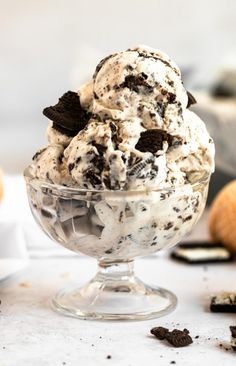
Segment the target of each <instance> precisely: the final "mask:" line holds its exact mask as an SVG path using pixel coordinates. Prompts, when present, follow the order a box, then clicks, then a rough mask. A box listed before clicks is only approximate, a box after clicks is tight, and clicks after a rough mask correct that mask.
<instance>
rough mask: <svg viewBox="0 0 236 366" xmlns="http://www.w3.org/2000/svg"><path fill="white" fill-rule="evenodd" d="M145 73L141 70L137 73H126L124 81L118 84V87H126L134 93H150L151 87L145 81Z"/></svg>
mask: <svg viewBox="0 0 236 366" xmlns="http://www.w3.org/2000/svg"><path fill="white" fill-rule="evenodd" d="M146 79H147V75H146V74H145V73H144V72H142V73H141V74H139V75H127V76H126V77H125V81H124V82H123V83H122V84H120V86H119V87H120V88H128V89H130V90H132V91H134V92H136V93H140V92H145V93H147V94H148V93H152V91H153V87H152V86H151V85H149V84H148V83H147V81H146Z"/></svg>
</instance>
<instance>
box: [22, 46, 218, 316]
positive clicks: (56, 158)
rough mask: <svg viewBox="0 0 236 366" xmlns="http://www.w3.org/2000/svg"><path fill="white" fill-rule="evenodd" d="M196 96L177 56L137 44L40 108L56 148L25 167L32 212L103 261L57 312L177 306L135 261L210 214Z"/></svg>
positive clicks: (60, 298)
mask: <svg viewBox="0 0 236 366" xmlns="http://www.w3.org/2000/svg"><path fill="white" fill-rule="evenodd" d="M194 101H195V100H194V98H193V96H192V95H191V94H190V93H188V92H187V91H186V90H185V89H184V87H183V84H182V80H181V74H180V70H179V68H178V67H177V66H176V65H175V63H174V62H173V61H171V60H170V59H169V57H168V56H167V55H166V54H164V53H162V52H160V51H158V50H154V49H151V48H148V47H146V46H139V47H134V48H131V49H129V50H127V51H123V52H119V53H116V54H113V55H111V56H109V57H106V58H105V59H104V60H102V61H101V62H100V63H99V65H98V66H97V68H96V70H95V73H94V75H93V79H92V81H90V82H89V83H87V84H86V85H84V86H82V87H81V88H80V89H79V91H78V92H67V93H65V94H64V95H63V96H62V97H61V98H60V99H59V102H58V103H57V104H56V105H54V106H51V107H48V108H45V110H44V114H45V115H46V116H47V117H48V118H49V119H50V120H51V122H50V123H49V127H48V131H47V135H48V142H49V144H48V146H47V147H46V148H44V149H42V150H40V151H38V152H37V153H36V155H35V156H34V158H33V164H32V165H30V166H29V167H28V168H27V169H26V170H25V180H26V185H27V192H28V197H29V203H30V207H31V210H32V213H33V215H34V217H35V219H36V221H37V222H38V224H39V225H40V226H41V227H42V229H43V230H44V231H45V232H46V233H47V234H48V235H49V236H50V237H51V238H52V239H54V240H55V241H56V242H58V243H60V244H61V245H63V246H65V247H66V248H68V249H70V250H72V251H74V252H81V253H84V254H86V255H89V256H91V257H94V258H96V259H97V260H98V272H97V275H96V276H95V277H94V278H93V279H92V280H91V281H90V282H89V283H88V284H85V285H84V286H82V287H77V288H72V289H71V288H68V289H65V290H62V291H60V292H59V293H58V294H57V295H56V296H55V298H54V299H53V305H54V308H55V309H57V310H58V311H60V312H62V313H64V314H66V315H72V316H75V317H79V318H92V319H147V318H152V317H158V316H161V315H164V314H167V313H168V312H170V311H172V310H173V309H174V308H175V306H176V297H175V295H174V294H172V293H171V292H170V291H167V290H164V289H162V288H159V287H157V286H150V285H146V284H144V283H143V282H142V281H141V280H140V279H138V278H137V277H136V276H135V274H134V270H133V261H134V259H135V258H136V257H140V256H146V255H149V254H152V253H155V252H157V251H159V250H161V249H163V248H168V247H170V246H172V245H175V244H176V243H178V242H179V241H180V240H181V238H182V237H183V236H184V235H185V234H187V233H188V232H189V231H190V230H191V229H192V227H193V226H194V225H195V223H196V222H197V220H198V219H199V217H200V216H201V214H202V212H203V210H204V207H205V203H206V198H207V191H208V184H209V179H210V176H211V173H212V172H213V170H214V144H213V141H212V139H211V137H210V136H209V134H208V132H207V130H206V128H205V124H204V123H203V122H202V120H201V119H200V118H198V117H197V115H195V114H194V113H193V112H191V111H190V110H189V106H190V105H191V103H193V102H194Z"/></svg>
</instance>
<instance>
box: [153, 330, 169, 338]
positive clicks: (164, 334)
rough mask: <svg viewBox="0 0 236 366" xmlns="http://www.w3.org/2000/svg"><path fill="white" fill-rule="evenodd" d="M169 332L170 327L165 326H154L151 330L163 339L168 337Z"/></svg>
mask: <svg viewBox="0 0 236 366" xmlns="http://www.w3.org/2000/svg"><path fill="white" fill-rule="evenodd" d="M168 332H169V329H167V328H164V327H154V328H152V329H151V330H150V333H151V334H153V335H154V336H155V337H156V338H157V339H159V340H163V339H165V338H166V334H167V333H168Z"/></svg>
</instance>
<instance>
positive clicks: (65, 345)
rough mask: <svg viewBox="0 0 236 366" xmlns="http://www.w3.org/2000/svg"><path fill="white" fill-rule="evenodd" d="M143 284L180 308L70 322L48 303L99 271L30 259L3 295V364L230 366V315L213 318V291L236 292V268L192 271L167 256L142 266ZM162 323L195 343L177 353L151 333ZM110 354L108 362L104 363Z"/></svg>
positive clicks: (85, 263) (85, 262)
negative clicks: (147, 316)
mask: <svg viewBox="0 0 236 366" xmlns="http://www.w3.org/2000/svg"><path fill="white" fill-rule="evenodd" d="M136 269H137V273H138V274H139V275H140V276H141V277H142V279H143V280H145V281H146V282H150V283H153V284H158V285H161V286H163V287H167V288H168V289H171V290H172V291H174V292H175V293H176V294H177V296H178V300H179V303H178V307H177V309H176V310H175V311H174V312H173V313H172V314H170V315H168V316H166V317H163V318H160V319H156V320H149V321H142V322H98V321H84V320H77V319H74V318H67V317H64V316H62V315H59V314H57V313H55V312H54V311H53V310H52V309H51V308H50V299H51V297H52V296H53V294H54V293H55V292H56V291H57V290H58V289H59V288H61V287H64V286H65V285H66V284H69V283H76V282H77V283H80V284H82V283H84V281H87V280H88V279H89V278H90V277H91V276H92V275H93V274H94V273H95V270H96V265H95V261H94V260H92V259H89V258H85V257H78V258H75V257H74V258H68V257H67V258H57V259H56V258H55V259H53V258H50V259H32V260H31V264H30V266H29V267H28V269H26V270H25V271H24V273H22V274H21V276H20V277H18V278H17V279H15V280H14V281H12V282H11V283H9V282H8V284H5V286H4V288H3V287H2V288H1V290H0V299H1V305H0V310H1V314H0V322H1V342H0V365H1V366H3V365H4V366H19V365H24V366H41V365H45V366H57V365H58V366H59V365H66V366H78V365H82V366H84V365H86V366H87V365H88V366H90V365H96V366H97V365H122V366H123V365H124V366H138V365H140V366H141V365H144V364H147V365H160V366H162V365H169V364H170V363H171V361H175V362H176V365H181V366H185V365H186V366H189V365H191V366H195V365H196V366H197V365H206V364H207V365H208V364H214V365H215V366H218V365H219V366H220V365H223V364H224V365H233V364H234V363H235V353H233V352H232V351H230V350H229V351H225V350H224V348H221V347H220V346H219V344H220V343H223V344H224V345H225V347H227V344H228V342H229V340H230V334H229V325H231V324H235V322H236V318H235V315H233V314H228V315H227V314H211V313H209V311H208V304H209V299H208V296H209V293H213V292H215V291H218V290H235V291H236V283H235V280H234V279H235V269H236V268H235V263H234V264H230V265H229V264H224V265H211V266H208V267H204V266H188V265H184V264H180V263H177V262H174V261H171V260H170V259H169V258H168V257H165V256H160V257H152V258H145V259H141V260H138V261H137V264H136ZM158 325H163V326H167V327H170V328H173V327H174V326H177V327H178V328H184V327H187V328H188V329H189V330H190V333H191V335H192V336H193V338H194V337H195V336H197V335H199V339H194V343H193V344H192V345H190V346H189V347H186V348H182V349H174V348H172V347H170V346H168V345H166V344H165V343H163V342H161V341H158V340H157V339H155V338H154V337H152V336H151V335H149V330H150V328H151V327H153V326H158ZM107 355H111V356H112V358H111V359H107V358H106V357H107Z"/></svg>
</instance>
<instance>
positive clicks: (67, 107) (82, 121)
mask: <svg viewBox="0 0 236 366" xmlns="http://www.w3.org/2000/svg"><path fill="white" fill-rule="evenodd" d="M43 114H44V115H45V116H46V117H47V118H49V119H50V120H52V121H53V128H55V129H56V130H57V131H59V132H61V133H63V134H65V135H67V136H70V137H73V136H75V135H77V133H78V132H79V131H81V130H82V129H83V128H84V127H85V126H86V124H87V122H88V120H89V119H90V113H88V112H87V111H85V110H84V109H83V108H82V107H81V104H80V97H79V95H78V94H77V93H75V92H72V91H68V92H67V93H65V94H64V95H63V96H62V97H61V98H59V102H58V103H57V104H56V105H54V106H50V107H47V108H45V109H44V110H43Z"/></svg>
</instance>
